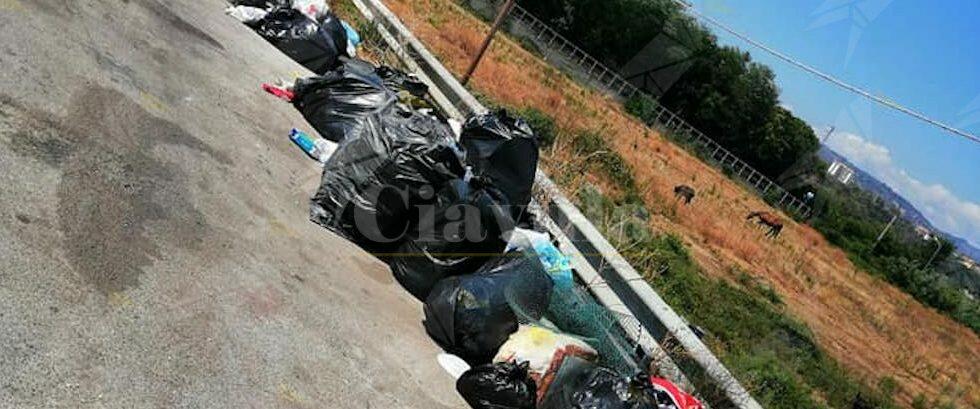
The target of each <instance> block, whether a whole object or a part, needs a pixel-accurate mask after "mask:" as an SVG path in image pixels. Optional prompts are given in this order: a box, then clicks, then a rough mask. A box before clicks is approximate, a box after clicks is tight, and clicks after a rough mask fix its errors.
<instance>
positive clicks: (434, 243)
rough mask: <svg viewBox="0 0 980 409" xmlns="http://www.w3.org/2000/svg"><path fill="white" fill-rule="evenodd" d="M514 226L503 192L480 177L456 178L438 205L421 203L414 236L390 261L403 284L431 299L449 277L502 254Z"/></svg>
mask: <svg viewBox="0 0 980 409" xmlns="http://www.w3.org/2000/svg"><path fill="white" fill-rule="evenodd" d="M513 227H514V221H513V219H511V217H510V214H509V213H508V206H507V201H506V199H505V198H504V196H503V193H500V192H499V191H497V190H496V189H494V188H493V187H491V186H484V185H482V184H481V183H480V181H479V180H473V181H471V183H467V182H464V181H463V180H462V179H456V180H452V181H450V182H449V183H448V184H447V185H446V186H445V187H444V188H443V189H442V190H440V191H439V192H438V193H437V194H436V198H435V201H434V202H433V205H432V206H423V207H419V218H418V223H417V224H416V225H415V226H414V228H413V229H412V232H411V233H410V234H409V237H410V238H409V239H408V240H406V241H405V242H404V243H402V244H401V245H400V246H399V248H398V251H396V252H395V255H394V256H392V257H389V258H387V259H386V260H385V261H387V262H388V265H389V266H390V267H391V270H392V273H393V274H394V275H395V278H396V279H397V280H398V282H399V283H400V284H401V285H402V287H404V288H405V289H406V290H408V292H410V293H412V295H414V296H415V297H416V298H418V299H420V300H425V299H426V297H427V296H428V295H429V291H430V290H431V289H432V287H433V286H435V285H436V283H438V282H439V281H440V280H442V279H443V278H446V277H450V276H455V275H460V274H470V273H473V272H474V271H476V270H477V269H479V268H480V267H481V266H483V265H484V264H486V263H487V262H488V261H490V260H493V259H496V258H498V257H500V256H501V255H502V254H503V252H504V248H505V247H506V245H507V242H506V241H505V240H504V239H503V236H504V232H507V231H510V230H512V229H513Z"/></svg>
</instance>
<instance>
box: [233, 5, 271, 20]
mask: <svg viewBox="0 0 980 409" xmlns="http://www.w3.org/2000/svg"><path fill="white" fill-rule="evenodd" d="M225 13H227V14H228V15H229V16H232V17H234V18H235V19H236V20H238V21H241V22H242V23H254V22H256V21H259V20H261V19H262V18H263V17H265V15H266V14H269V12H268V11H266V10H263V9H260V8H258V7H249V6H232V7H228V8H227V9H225Z"/></svg>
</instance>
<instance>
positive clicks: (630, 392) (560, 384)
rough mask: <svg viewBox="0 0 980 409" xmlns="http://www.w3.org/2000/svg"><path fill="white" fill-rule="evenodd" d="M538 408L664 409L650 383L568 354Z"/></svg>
mask: <svg viewBox="0 0 980 409" xmlns="http://www.w3.org/2000/svg"><path fill="white" fill-rule="evenodd" d="M538 408H539V409H660V406H659V402H658V400H657V398H656V393H655V391H654V390H653V388H652V387H651V386H650V384H649V383H648V382H645V381H643V380H642V379H628V378H624V377H622V376H620V375H618V374H616V372H613V371H611V370H609V369H606V368H602V367H599V366H597V365H596V364H594V363H592V362H589V361H587V360H583V359H579V358H576V357H567V358H566V359H564V360H563V361H562V364H561V367H560V368H559V369H558V371H557V373H556V375H555V378H554V381H553V382H552V383H551V386H550V387H549V388H548V390H547V392H546V393H545V394H544V397H543V399H542V400H541V401H540V402H539V405H538ZM665 408H669V406H666V407H665ZM672 409H681V408H672Z"/></svg>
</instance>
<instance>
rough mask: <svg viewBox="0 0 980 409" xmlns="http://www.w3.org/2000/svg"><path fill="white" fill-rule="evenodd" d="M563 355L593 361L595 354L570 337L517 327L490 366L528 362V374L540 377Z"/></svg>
mask: <svg viewBox="0 0 980 409" xmlns="http://www.w3.org/2000/svg"><path fill="white" fill-rule="evenodd" d="M566 355H574V356H577V357H580V358H585V359H595V358H596V357H597V356H598V353H597V352H596V350H595V349H593V348H592V347H590V346H589V344H586V343H585V342H584V341H582V340H580V339H578V338H575V337H573V336H570V335H565V334H559V333H556V332H554V331H551V330H549V329H546V328H541V327H538V326H534V325H521V326H520V328H519V329H518V330H517V332H515V333H513V334H511V336H510V338H508V339H507V342H505V343H504V344H503V345H501V346H500V350H499V351H498V352H497V355H496V356H495V357H493V362H494V363H500V362H517V363H523V362H528V363H529V364H530V365H529V367H528V370H529V372H530V373H531V374H532V375H536V376H537V377H540V376H542V375H544V374H545V373H546V372H548V370H549V369H551V366H552V362H553V361H556V360H558V361H560V360H562V359H564V357H565V356H566Z"/></svg>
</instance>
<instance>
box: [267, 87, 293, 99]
mask: <svg viewBox="0 0 980 409" xmlns="http://www.w3.org/2000/svg"><path fill="white" fill-rule="evenodd" d="M262 89H264V90H265V92H268V93H270V94H272V95H275V96H276V97H278V98H279V99H282V100H284V101H286V102H293V98H295V97H296V94H295V93H294V92H293V91H290V90H288V89H284V88H279V87H277V86H275V85H272V84H262Z"/></svg>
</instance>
